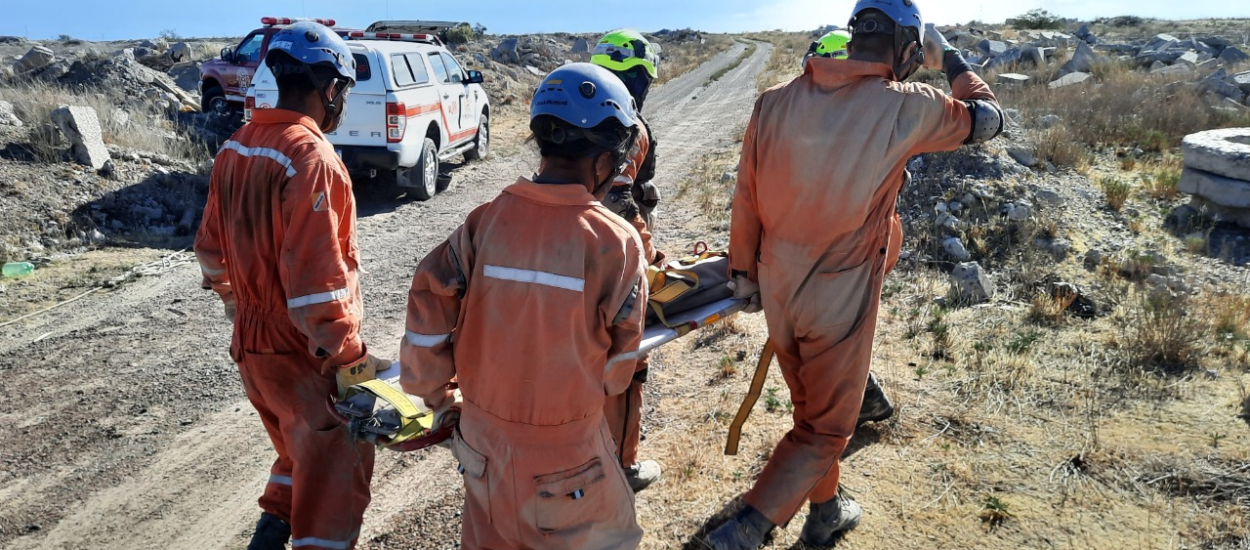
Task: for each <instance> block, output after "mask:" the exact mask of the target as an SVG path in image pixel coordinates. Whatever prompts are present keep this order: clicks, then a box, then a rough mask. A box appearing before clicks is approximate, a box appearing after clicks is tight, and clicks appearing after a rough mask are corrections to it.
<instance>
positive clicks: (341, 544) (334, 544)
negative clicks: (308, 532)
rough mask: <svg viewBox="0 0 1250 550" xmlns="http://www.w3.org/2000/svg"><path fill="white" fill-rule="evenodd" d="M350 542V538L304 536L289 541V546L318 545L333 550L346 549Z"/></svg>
mask: <svg viewBox="0 0 1250 550" xmlns="http://www.w3.org/2000/svg"><path fill="white" fill-rule="evenodd" d="M351 543H352V541H351V540H329V539H319V538H317V537H304V538H302V539H295V540H292V541H291V548H299V547H302V546H319V547H321V548H331V549H333V550H346V549H347V547H348V546H350V545H351Z"/></svg>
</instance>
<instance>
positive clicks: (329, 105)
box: [318, 78, 347, 132]
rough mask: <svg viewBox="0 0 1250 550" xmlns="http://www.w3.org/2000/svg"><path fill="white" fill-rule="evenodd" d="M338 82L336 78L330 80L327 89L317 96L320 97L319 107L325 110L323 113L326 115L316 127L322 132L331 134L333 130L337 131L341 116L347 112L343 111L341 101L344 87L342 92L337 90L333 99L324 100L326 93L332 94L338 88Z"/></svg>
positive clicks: (341, 119) (341, 120) (341, 121)
mask: <svg viewBox="0 0 1250 550" xmlns="http://www.w3.org/2000/svg"><path fill="white" fill-rule="evenodd" d="M338 82H339V80H338V79H337V78H336V79H331V80H330V82H329V83H328V84H327V86H328V89H323V90H322V91H321V93H320V94H318V95H320V96H321V107H322V108H323V109H324V110H325V113H326V115H325V119H324V120H322V121H321V124H319V125H318V126H320V127H321V131H322V132H333V131H334V130H337V129H338V127H339V125H340V124H342V123H343V114H344V113H346V112H347V111H346V110H345V109H343V101H344V96H345V94H344V93H343V92H345V91H346V87H344V88H343V89H342V90H339V91H338V94H336V95H335V97H334V99H326V94H327V93H328V92H332V91H333V90H335V89H337V88H338V86H337V84H338Z"/></svg>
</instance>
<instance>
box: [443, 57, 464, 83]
mask: <svg viewBox="0 0 1250 550" xmlns="http://www.w3.org/2000/svg"><path fill="white" fill-rule="evenodd" d="M439 57H441V58H443V62H444V63H446V64H447V73H448V76H450V77H451V80H450V82H451V83H452V84H459V83H461V82H463V81H464V69H461V68H460V64H459V63H456V58H454V57H452V56H450V55H447V54H445V53H444V54H439ZM443 82H448V81H447V80H444V81H443Z"/></svg>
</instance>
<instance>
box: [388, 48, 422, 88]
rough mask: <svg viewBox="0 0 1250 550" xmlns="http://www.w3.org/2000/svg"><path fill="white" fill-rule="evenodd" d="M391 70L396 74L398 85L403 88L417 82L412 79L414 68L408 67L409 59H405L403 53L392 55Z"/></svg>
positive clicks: (396, 83)
mask: <svg viewBox="0 0 1250 550" xmlns="http://www.w3.org/2000/svg"><path fill="white" fill-rule="evenodd" d="M391 72H392V73H394V74H395V85H396V86H399V87H401V88H402V87H404V86H411V85H413V84H414V83H415V82H416V81H414V80H413V79H412V70H411V69H409V68H408V60H407V59H404V56H403V55H402V54H394V55H392V56H391Z"/></svg>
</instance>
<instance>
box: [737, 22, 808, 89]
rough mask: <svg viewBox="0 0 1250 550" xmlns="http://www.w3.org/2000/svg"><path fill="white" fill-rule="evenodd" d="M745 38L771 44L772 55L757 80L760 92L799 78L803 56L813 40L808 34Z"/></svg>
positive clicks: (764, 35)
mask: <svg viewBox="0 0 1250 550" xmlns="http://www.w3.org/2000/svg"><path fill="white" fill-rule="evenodd" d="M747 37H748V38H750V39H752V40H761V41H764V42H771V43H772V44H773V53H772V55H771V56H769V58H768V63H767V64H765V65H764V70H763V72H761V73H760V75H759V77H758V78H757V81H758V82H759V90H760V91H761V92H762V91H764V90H767V89H769V88H772V87H773V86H776V85H778V84H781V83H782V82H788V81H790V80H792V79H794V77H796V76H799V74H801V73H802V71H803V65H802V63H803V55H804V54H805V53H807V48H808V46H810V45H811V42H812V40H813V38H812V36H811V34H810V33H786V32H771V33H755V34H749V35H747Z"/></svg>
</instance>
